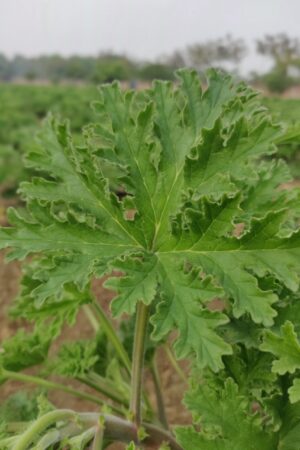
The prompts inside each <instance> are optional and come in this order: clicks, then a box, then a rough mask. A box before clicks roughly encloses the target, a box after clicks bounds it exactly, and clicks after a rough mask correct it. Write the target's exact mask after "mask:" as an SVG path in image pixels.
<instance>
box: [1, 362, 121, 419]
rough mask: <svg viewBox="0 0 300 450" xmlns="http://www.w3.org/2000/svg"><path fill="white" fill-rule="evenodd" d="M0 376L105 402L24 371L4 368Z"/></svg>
mask: <svg viewBox="0 0 300 450" xmlns="http://www.w3.org/2000/svg"><path fill="white" fill-rule="evenodd" d="M2 376H3V377H4V378H6V379H10V380H16V381H21V382H24V383H33V384H36V385H38V386H42V387H45V388H46V389H56V390H59V391H64V392H66V393H68V394H71V395H73V396H74V397H78V398H81V399H82V400H88V401H90V402H92V403H96V404H98V405H101V406H103V405H104V404H105V402H104V401H103V400H102V399H101V398H98V397H95V395H91V394H87V393H86V392H81V391H79V390H78V389H74V388H71V387H70V386H65V385H64V384H60V383H56V382H53V381H49V380H44V379H42V378H39V377H36V376H33V375H27V374H24V373H19V372H11V371H9V370H4V371H3V372H2ZM111 409H112V410H113V411H114V412H115V413H117V414H120V415H123V412H122V411H121V410H120V409H119V408H117V407H115V406H113V405H111Z"/></svg>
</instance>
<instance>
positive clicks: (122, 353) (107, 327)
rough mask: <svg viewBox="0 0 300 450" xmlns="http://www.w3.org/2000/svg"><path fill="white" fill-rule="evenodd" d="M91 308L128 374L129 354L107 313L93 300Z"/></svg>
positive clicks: (129, 365)
mask: <svg viewBox="0 0 300 450" xmlns="http://www.w3.org/2000/svg"><path fill="white" fill-rule="evenodd" d="M92 310H93V311H94V313H95V315H96V317H97V320H98V322H99V324H100V326H101V327H102V330H103V331H104V333H105V334H106V336H107V337H108V339H109V341H110V342H111V344H112V345H113V346H114V348H115V350H116V352H117V354H118V355H119V358H120V360H121V361H122V362H123V364H124V366H125V368H126V370H127V372H128V373H129V374H130V373H131V362H130V359H129V356H128V354H127V352H126V350H125V348H124V346H123V344H122V342H121V341H120V339H119V337H118V335H117V333H116V331H115V330H114V327H113V326H112V324H111V322H110V321H109V320H108V318H107V315H106V314H105V312H104V311H103V310H102V308H101V307H100V305H99V304H98V303H97V302H96V301H94V302H93V304H92Z"/></svg>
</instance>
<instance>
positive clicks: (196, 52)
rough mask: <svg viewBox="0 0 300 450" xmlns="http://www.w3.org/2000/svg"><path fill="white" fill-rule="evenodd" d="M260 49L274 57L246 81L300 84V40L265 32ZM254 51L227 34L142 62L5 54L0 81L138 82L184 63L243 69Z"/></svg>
mask: <svg viewBox="0 0 300 450" xmlns="http://www.w3.org/2000/svg"><path fill="white" fill-rule="evenodd" d="M256 52H257V53H258V54H259V55H261V56H264V57H265V58H268V60H269V61H271V62H272V65H271V68H270V69H269V70H268V71H267V72H266V73H260V74H259V73H255V72H251V73H250V74H248V75H246V76H244V78H246V79H247V81H250V82H252V83H254V84H257V85H260V86H261V87H264V88H265V89H266V90H268V91H270V92H275V93H282V92H284V91H285V90H286V89H288V88H290V87H291V86H297V85H299V84H300V41H299V39H297V38H292V37H289V36H288V35H287V34H285V33H281V34H276V35H266V36H265V37H263V38H262V39H258V40H257V41H256ZM248 55H249V48H248V47H247V45H246V43H245V42H244V40H243V39H238V38H233V37H232V36H231V35H226V36H225V37H223V38H218V39H214V40H209V41H206V42H201V43H195V44H193V45H189V46H187V47H186V48H184V49H182V50H180V49H178V50H176V51H174V52H173V53H172V54H169V55H164V56H163V57H161V58H160V59H158V60H156V61H138V60H135V59H132V58H130V57H128V56H126V55H118V54H115V53H110V52H104V53H101V54H99V55H98V56H80V55H73V56H69V57H63V56H60V55H58V54H56V55H44V56H39V57H34V58H28V57H24V56H21V55H16V56H14V57H13V58H8V57H6V56H5V55H4V54H0V81H2V82H14V83H22V82H23V83H25V82H32V83H56V84H57V83H66V82H67V83H70V82H73V83H95V84H98V83H105V82H111V81H113V80H115V79H118V80H120V81H128V82H129V83H131V84H132V85H135V83H137V82H138V81H151V80H153V79H154V78H159V79H162V80H171V79H173V77H174V70H175V69H177V68H179V67H183V66H185V67H193V68H195V69H197V70H198V71H199V72H202V71H204V70H205V69H206V68H207V67H211V66H213V67H218V68H222V69H223V70H228V71H230V72H234V73H236V74H239V69H240V64H241V62H242V61H243V60H244V59H245V58H247V56H248Z"/></svg>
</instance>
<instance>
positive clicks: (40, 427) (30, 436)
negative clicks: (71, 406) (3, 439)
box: [12, 409, 78, 450]
mask: <svg viewBox="0 0 300 450" xmlns="http://www.w3.org/2000/svg"><path fill="white" fill-rule="evenodd" d="M77 417H78V415H77V414H76V413H75V412H74V411H70V410H68V409H62V410H56V411H51V412H49V413H47V414H45V415H44V416H42V417H40V418H39V419H38V420H36V421H35V422H34V423H33V424H32V425H31V426H29V428H27V430H26V431H25V433H23V434H22V435H21V436H20V438H19V439H18V441H17V443H16V445H14V446H13V447H12V450H26V449H27V448H28V447H29V445H30V444H32V443H33V442H34V441H35V439H36V438H37V437H38V436H39V435H40V434H41V433H42V432H43V431H44V430H46V429H47V428H48V427H49V426H50V425H52V424H53V423H55V422H58V421H62V420H76V418H77Z"/></svg>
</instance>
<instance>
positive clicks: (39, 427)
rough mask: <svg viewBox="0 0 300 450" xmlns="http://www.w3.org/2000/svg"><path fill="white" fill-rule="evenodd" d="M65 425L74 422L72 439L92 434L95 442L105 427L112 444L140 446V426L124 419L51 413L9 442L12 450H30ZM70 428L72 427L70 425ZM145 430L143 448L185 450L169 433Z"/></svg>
mask: <svg viewBox="0 0 300 450" xmlns="http://www.w3.org/2000/svg"><path fill="white" fill-rule="evenodd" d="M62 421H64V422H67V421H68V422H69V421H70V422H73V423H72V427H73V428H72V435H77V434H81V433H82V432H86V433H88V436H87V437H88V438H89V439H92V438H93V437H94V439H95V437H96V433H97V430H99V428H100V427H102V430H103V436H104V437H105V438H107V439H109V440H112V441H114V442H115V441H120V442H124V443H128V442H131V441H133V442H135V443H137V444H138V442H139V438H138V430H137V428H136V425H135V424H134V423H132V422H129V421H128V420H126V419H121V418H120V417H116V416H113V415H110V414H99V413H76V412H74V411H70V410H66V409H65V410H55V411H51V412H49V413H47V414H45V415H43V416H42V417H39V418H38V419H37V420H36V421H35V422H34V423H32V424H31V425H30V426H29V427H28V424H27V427H26V429H25V431H24V432H23V433H22V434H21V435H19V436H15V437H14V438H13V440H12V439H11V438H8V439H9V442H12V443H13V444H14V445H13V447H12V450H27V449H28V447H29V446H30V445H31V444H32V443H33V442H35V441H36V439H37V438H39V437H41V435H42V434H43V432H45V431H47V430H48V428H49V427H50V426H51V425H54V424H56V423H57V422H62ZM25 425H26V424H24V427H25ZM66 426H67V427H68V426H69V425H66ZM142 426H143V427H144V429H145V431H146V437H145V439H144V440H143V444H145V445H156V446H158V445H160V444H161V443H162V442H165V443H167V444H168V445H169V447H170V449H171V450H182V447H180V445H179V444H177V442H176V441H175V439H174V437H173V436H172V435H171V433H169V432H168V431H166V430H163V429H161V428H159V427H157V426H155V425H152V424H149V423H146V422H144V423H142ZM63 429H64V428H63ZM84 430H86V431H84ZM99 436H100V437H101V431H100V432H99ZM3 442H4V441H1V444H3ZM5 442H6V441H5ZM96 442H97V441H96Z"/></svg>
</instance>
